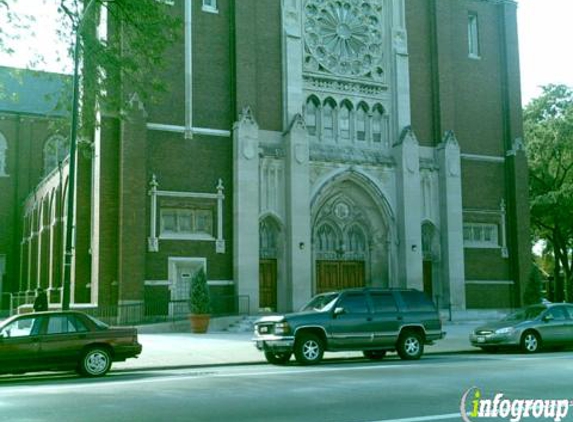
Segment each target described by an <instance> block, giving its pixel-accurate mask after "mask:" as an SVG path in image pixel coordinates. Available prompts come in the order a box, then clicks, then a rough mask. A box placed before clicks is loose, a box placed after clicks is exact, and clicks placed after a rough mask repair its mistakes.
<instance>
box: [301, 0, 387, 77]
mask: <svg viewBox="0 0 573 422" xmlns="http://www.w3.org/2000/svg"><path fill="white" fill-rule="evenodd" d="M381 15H382V6H381V5H380V1H379V0H370V1H366V0H346V1H341V0H339V1H327V0H307V2H306V7H305V18H306V19H305V42H306V48H307V51H308V52H309V53H310V56H309V57H307V58H306V66H307V69H313V68H314V70H319V66H320V67H322V68H324V69H326V70H329V71H330V72H333V73H336V74H339V75H347V76H364V75H368V76H371V77H374V78H376V79H380V78H382V76H383V73H384V71H383V68H382V66H381V61H382V31H381V29H382V28H381Z"/></svg>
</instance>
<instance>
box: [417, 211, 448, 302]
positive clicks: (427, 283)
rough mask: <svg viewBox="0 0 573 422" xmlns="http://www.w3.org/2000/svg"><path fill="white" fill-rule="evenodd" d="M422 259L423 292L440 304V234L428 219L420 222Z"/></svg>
mask: <svg viewBox="0 0 573 422" xmlns="http://www.w3.org/2000/svg"><path fill="white" fill-rule="evenodd" d="M422 259H423V263H422V265H423V267H422V268H423V277H424V292H425V293H426V295H427V296H428V297H431V298H432V299H433V300H434V302H435V303H436V304H437V305H438V306H440V303H441V302H442V297H443V286H442V283H441V277H440V265H441V250H440V234H439V232H438V229H437V227H436V226H435V225H434V223H432V222H431V221H429V220H424V221H423V222H422Z"/></svg>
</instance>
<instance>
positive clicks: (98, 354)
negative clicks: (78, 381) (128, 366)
mask: <svg viewBox="0 0 573 422" xmlns="http://www.w3.org/2000/svg"><path fill="white" fill-rule="evenodd" d="M110 368H111V357H110V355H109V352H108V351H107V350H106V349H104V348H101V347H94V348H92V349H89V350H88V351H86V352H85V354H84V356H83V357H82V360H81V362H80V365H79V368H78V372H79V373H80V374H81V375H83V376H86V377H101V376H103V375H105V374H106V373H107V372H108V371H109V369H110Z"/></svg>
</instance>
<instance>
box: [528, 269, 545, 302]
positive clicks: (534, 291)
mask: <svg viewBox="0 0 573 422" xmlns="http://www.w3.org/2000/svg"><path fill="white" fill-rule="evenodd" d="M541 290H542V283H541V271H539V268H537V266H536V265H532V266H531V271H530V272H529V279H528V280H527V285H526V286H525V292H524V293H523V303H524V304H525V305H534V304H536V303H540V302H541V298H542V292H541Z"/></svg>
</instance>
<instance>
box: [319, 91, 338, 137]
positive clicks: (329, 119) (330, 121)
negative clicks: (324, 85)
mask: <svg viewBox="0 0 573 422" xmlns="http://www.w3.org/2000/svg"><path fill="white" fill-rule="evenodd" d="M335 107H336V104H334V102H333V101H332V100H327V101H326V102H325V103H324V107H323V109H322V122H323V125H322V134H323V136H324V137H325V138H328V139H332V138H334V108H335Z"/></svg>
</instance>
